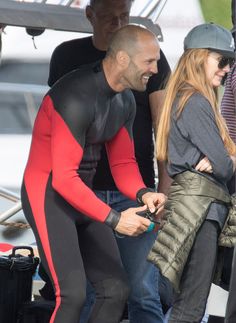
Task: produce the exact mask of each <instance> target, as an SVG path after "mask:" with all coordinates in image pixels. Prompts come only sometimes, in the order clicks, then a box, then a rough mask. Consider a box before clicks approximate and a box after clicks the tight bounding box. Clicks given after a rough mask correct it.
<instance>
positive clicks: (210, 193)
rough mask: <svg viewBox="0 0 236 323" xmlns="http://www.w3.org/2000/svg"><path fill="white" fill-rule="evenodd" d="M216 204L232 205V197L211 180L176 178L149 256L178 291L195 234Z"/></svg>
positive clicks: (184, 175) (188, 175)
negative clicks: (216, 202) (211, 206)
mask: <svg viewBox="0 0 236 323" xmlns="http://www.w3.org/2000/svg"><path fill="white" fill-rule="evenodd" d="M213 201H219V202H223V203H225V204H228V205H230V203H231V197H230V195H229V194H228V193H226V192H225V191H224V190H223V189H222V188H220V187H219V186H218V185H217V184H215V183H214V182H213V181H212V180H210V179H208V178H206V177H204V176H202V175H200V174H198V173H195V172H190V171H186V172H184V173H182V174H179V175H177V176H175V178H174V181H173V183H172V185H171V187H170V191H169V194H168V200H167V202H166V205H165V211H164V217H163V219H164V221H166V222H165V224H164V226H163V227H162V229H161V230H160V231H159V233H158V236H157V239H156V241H155V243H154V245H153V247H152V249H151V251H150V253H149V255H148V260H149V261H151V262H153V263H154V264H155V265H156V266H157V267H158V268H159V269H160V271H161V273H162V274H163V275H164V276H165V277H167V278H168V279H169V280H170V282H171V283H172V284H173V287H174V289H175V290H176V291H179V282H180V278H181V275H182V272H183V268H184V266H185V263H186V261H187V258H188V255H189V252H190V250H191V248H192V245H193V242H194V240H195V237H196V233H197V231H198V229H199V227H200V226H201V224H202V223H203V221H204V220H205V218H206V215H207V212H208V208H209V207H210V204H211V203H212V202H213Z"/></svg>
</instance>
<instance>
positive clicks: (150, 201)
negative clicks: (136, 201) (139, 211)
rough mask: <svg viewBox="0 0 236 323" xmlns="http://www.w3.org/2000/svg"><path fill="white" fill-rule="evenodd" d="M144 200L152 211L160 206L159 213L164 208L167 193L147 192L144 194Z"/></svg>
mask: <svg viewBox="0 0 236 323" xmlns="http://www.w3.org/2000/svg"><path fill="white" fill-rule="evenodd" d="M142 201H143V203H144V204H145V205H146V206H147V207H148V209H149V210H150V212H152V213H153V212H155V210H156V208H158V211H157V214H158V213H159V212H161V211H162V210H163V208H164V204H165V202H166V195H165V194H163V193H155V192H147V193H145V194H143V196H142Z"/></svg>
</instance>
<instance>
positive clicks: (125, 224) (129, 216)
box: [115, 205, 151, 236]
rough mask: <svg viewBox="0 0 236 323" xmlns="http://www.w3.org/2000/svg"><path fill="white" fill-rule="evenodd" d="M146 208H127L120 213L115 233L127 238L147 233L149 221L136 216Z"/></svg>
mask: <svg viewBox="0 0 236 323" xmlns="http://www.w3.org/2000/svg"><path fill="white" fill-rule="evenodd" d="M146 209H147V207H146V205H145V206H142V207H136V208H129V209H127V210H125V211H123V212H121V217H120V221H119V222H118V224H117V226H116V227H115V231H117V232H119V233H121V234H125V235H128V236H138V235H139V234H141V233H144V232H145V231H147V229H148V227H149V225H150V224H151V221H150V220H149V219H146V218H144V217H142V216H139V215H137V214H136V212H139V211H144V210H146Z"/></svg>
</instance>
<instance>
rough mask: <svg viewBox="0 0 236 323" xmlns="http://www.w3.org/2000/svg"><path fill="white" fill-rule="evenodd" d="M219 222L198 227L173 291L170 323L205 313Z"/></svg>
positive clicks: (195, 322) (195, 320)
mask: <svg viewBox="0 0 236 323" xmlns="http://www.w3.org/2000/svg"><path fill="white" fill-rule="evenodd" d="M219 232H220V227H219V224H218V223H217V222H215V221H211V220H206V221H205V222H204V223H203V225H202V226H201V228H200V229H199V231H198V233H197V236H196V239H195V242H194V245H193V247H192V250H191V253H190V255H189V258H188V261H187V264H186V266H185V269H184V272H183V275H182V279H181V284H180V289H181V292H180V293H178V294H176V296H175V299H174V305H173V308H172V311H171V315H170V319H169V321H168V322H169V323H199V322H201V320H202V317H203V315H204V312H205V307H206V302H207V297H208V294H209V291H210V286H211V282H212V280H213V275H214V271H215V264H216V259H217V251H218V243H217V242H218V235H219Z"/></svg>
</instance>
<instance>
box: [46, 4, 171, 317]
mask: <svg viewBox="0 0 236 323" xmlns="http://www.w3.org/2000/svg"><path fill="white" fill-rule="evenodd" d="M131 3H132V1H131V0H119V1H117V0H91V1H90V5H88V6H87V7H86V15H87V18H88V20H89V21H90V22H91V25H92V27H93V36H92V37H91V36H90V37H85V38H80V39H73V40H70V41H67V42H64V43H62V44H61V45H59V46H58V47H57V48H56V49H55V51H54V52H53V55H52V58H51V62H50V73H49V79H48V84H49V86H52V85H53V84H54V83H55V82H56V81H57V80H58V79H59V78H60V77H62V76H63V75H65V74H66V73H68V72H70V71H72V70H73V69H76V68H78V67H79V66H81V65H84V64H88V63H92V62H95V61H97V60H100V59H103V58H104V56H105V54H106V50H107V46H108V42H109V39H110V38H111V36H112V34H113V33H114V32H115V31H116V30H117V29H119V28H120V27H121V26H124V25H126V24H127V23H128V21H129V12H130V7H131ZM157 68H158V73H157V74H154V75H153V76H151V77H150V79H149V81H148V84H147V89H146V91H145V92H138V91H133V94H134V97H135V101H136V105H137V110H136V116H135V121H134V127H133V136H134V145H135V155H136V158H137V162H138V165H139V169H140V172H141V175H142V178H143V180H144V183H145V184H146V185H147V186H148V187H152V188H155V173H154V163H153V161H154V145H153V128H154V129H155V127H156V124H157V119H158V116H159V114H160V112H161V108H162V101H163V97H164V88H165V84H166V80H167V78H168V75H169V73H170V67H169V65H168V62H167V60H166V58H165V55H164V54H163V52H162V51H161V53H160V60H159V61H158V67H157ZM161 166H162V165H160V164H159V165H158V177H159V184H158V190H159V191H160V192H163V193H166V191H167V186H168V181H169V178H168V177H167V175H166V172H165V169H164V167H161ZM93 188H94V189H95V190H96V194H97V195H98V196H99V197H100V198H101V199H102V200H103V201H104V202H105V203H108V204H109V205H110V206H111V207H112V208H114V209H115V210H117V211H119V212H120V211H123V210H125V209H127V208H128V207H135V206H137V204H136V202H135V201H132V200H130V199H129V198H127V197H126V196H124V195H123V194H122V193H121V192H119V190H118V188H117V186H116V184H115V183H114V180H113V178H112V175H111V172H110V168H109V165H108V161H107V157H106V151H105V148H103V150H102V158H101V160H100V161H99V163H98V168H97V171H96V174H95V177H94V181H93ZM156 235H157V232H153V231H152V232H150V233H148V234H147V233H145V234H141V235H139V236H137V237H128V236H125V237H124V236H123V237H122V238H119V237H117V243H118V247H119V250H120V254H121V258H122V262H123V265H124V268H125V270H126V272H127V274H128V277H129V283H130V286H131V292H130V296H129V301H128V304H129V319H130V322H131V323H137V322H140V321H142V322H148V323H162V322H163V312H162V306H161V303H160V295H159V289H158V281H159V271H158V269H157V268H155V266H153V264H151V263H150V262H148V261H146V257H147V253H148V251H149V250H150V248H151V247H152V245H153V243H154V241H155V239H156ZM154 282H155V283H154ZM161 283H163V284H165V287H167V288H165V292H164V295H168V285H166V284H167V283H165V281H164V280H163V279H161ZM48 285H49V284H47V286H48ZM46 290H47V289H46V288H45V291H46ZM167 301H168V300H167ZM83 323H84V321H83Z"/></svg>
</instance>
